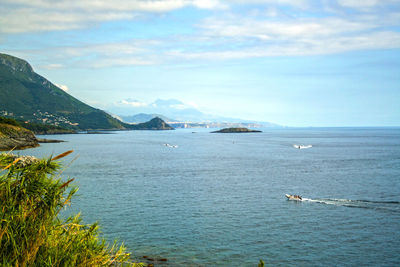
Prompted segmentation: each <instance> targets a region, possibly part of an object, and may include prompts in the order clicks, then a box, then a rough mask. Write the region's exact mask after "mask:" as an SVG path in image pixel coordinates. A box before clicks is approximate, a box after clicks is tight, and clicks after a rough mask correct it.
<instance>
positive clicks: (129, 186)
mask: <svg viewBox="0 0 400 267" xmlns="http://www.w3.org/2000/svg"><path fill="white" fill-rule="evenodd" d="M210 131H211V129H177V130H174V131H118V132H109V133H102V134H71V135H52V136H40V137H41V138H50V139H61V140H65V141H66V142H64V143H56V144H42V145H41V146H40V147H38V148H33V149H27V150H23V151H19V152H17V153H19V154H24V155H34V156H38V157H50V156H55V155H57V154H60V153H62V152H65V151H67V150H71V149H73V150H74V153H73V154H71V155H69V156H68V157H66V158H64V159H63V160H62V163H63V172H62V174H61V177H62V178H63V179H65V180H67V179H69V178H75V181H74V184H75V186H78V187H79V191H78V193H77V195H76V196H75V198H74V199H73V201H72V205H71V207H69V208H67V210H66V211H64V214H72V213H78V212H81V214H82V215H81V216H82V218H83V222H84V223H87V224H89V223H93V222H99V224H100V226H101V235H102V236H103V237H104V238H105V239H106V240H107V241H108V242H110V243H112V242H113V241H114V240H118V242H120V243H122V242H123V243H124V245H125V246H126V247H127V250H128V251H129V252H131V253H132V255H133V258H134V259H136V260H138V261H142V262H146V261H148V260H147V259H145V258H143V256H144V257H147V258H150V259H152V260H154V261H152V262H153V263H154V264H155V266H178V267H179V266H257V264H258V263H259V260H260V259H262V260H263V261H264V262H265V265H266V266H400V128H280V129H274V128H269V129H268V128H266V129H263V132H262V133H242V134H237V133H224V134H222V133H221V134H218V133H210ZM295 145H296V146H295ZM299 145H301V148H302V149H299V148H298V146H299ZM285 194H297V195H301V196H302V197H303V201H291V200H287V198H286V197H285ZM161 258H164V259H167V261H160V259H161Z"/></svg>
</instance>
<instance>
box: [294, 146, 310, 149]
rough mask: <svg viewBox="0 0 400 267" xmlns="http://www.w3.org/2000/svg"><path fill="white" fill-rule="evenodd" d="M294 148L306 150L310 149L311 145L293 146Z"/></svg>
mask: <svg viewBox="0 0 400 267" xmlns="http://www.w3.org/2000/svg"><path fill="white" fill-rule="evenodd" d="M293 147H294V148H297V149H307V148H311V147H312V145H293Z"/></svg>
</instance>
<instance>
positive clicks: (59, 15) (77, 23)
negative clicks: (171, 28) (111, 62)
mask: <svg viewBox="0 0 400 267" xmlns="http://www.w3.org/2000/svg"><path fill="white" fill-rule="evenodd" d="M187 6H194V7H196V8H200V9H213V8H222V7H224V5H222V4H221V3H220V2H219V1H216V0H153V1H143V0H116V1H108V0H60V1H52V0H3V1H2V7H0V13H1V14H2V16H1V17H0V32H3V33H24V32H41V31H61V30H73V29H79V28H85V27H88V26H91V25H92V24H94V23H100V22H106V21H116V20H132V19H134V18H136V17H137V16H138V14H140V13H164V12H169V11H172V10H176V9H181V8H184V7H187Z"/></svg>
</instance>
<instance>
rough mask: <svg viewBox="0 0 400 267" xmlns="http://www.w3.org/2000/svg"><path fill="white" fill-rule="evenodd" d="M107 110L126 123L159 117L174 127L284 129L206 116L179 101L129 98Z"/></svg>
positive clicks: (271, 125) (234, 119)
mask: <svg viewBox="0 0 400 267" xmlns="http://www.w3.org/2000/svg"><path fill="white" fill-rule="evenodd" d="M107 110H109V111H110V112H111V113H113V114H118V117H120V118H121V119H122V120H124V121H126V122H141V121H144V120H145V119H150V118H152V117H154V116H158V117H160V118H163V119H164V120H165V121H168V122H173V125H174V127H175V126H176V127H181V126H180V125H178V124H179V123H181V124H182V123H183V124H184V125H187V126H188V125H189V124H193V125H194V124H201V125H208V126H209V127H242V126H243V127H282V126H280V125H278V124H274V123H270V122H259V121H253V120H243V119H238V118H228V117H222V116H215V115H210V114H206V113H203V112H201V111H200V110H198V109H197V108H196V106H195V105H193V104H187V103H184V102H182V101H180V100H177V99H157V100H155V101H154V102H151V103H144V102H142V101H139V100H137V99H130V98H128V99H124V100H121V101H118V102H117V103H114V104H113V105H112V106H109V107H107ZM132 114H136V115H132ZM158 114H162V115H163V116H160V115H158ZM195 127H197V126H195Z"/></svg>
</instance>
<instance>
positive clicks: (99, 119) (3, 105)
mask: <svg viewBox="0 0 400 267" xmlns="http://www.w3.org/2000/svg"><path fill="white" fill-rule="evenodd" d="M0 115H2V116H6V117H13V118H15V119H19V120H24V121H29V122H37V123H47V124H52V125H58V126H62V127H66V128H69V129H77V130H89V129H124V128H125V124H124V123H122V122H121V121H119V120H117V119H115V118H113V117H112V116H110V115H109V114H107V113H106V112H104V111H102V110H99V109H95V108H93V107H91V106H89V105H86V104H85V103H83V102H81V101H79V100H78V99H76V98H74V97H72V96H71V95H69V94H67V93H66V92H64V91H63V90H61V89H60V88H58V87H57V86H55V85H54V84H52V83H51V82H50V81H48V80H47V79H45V78H44V77H42V76H40V75H39V74H37V73H35V72H34V71H33V68H32V67H31V65H29V63H28V62H26V61H25V60H22V59H19V58H16V57H13V56H10V55H6V54H1V53H0Z"/></svg>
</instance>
